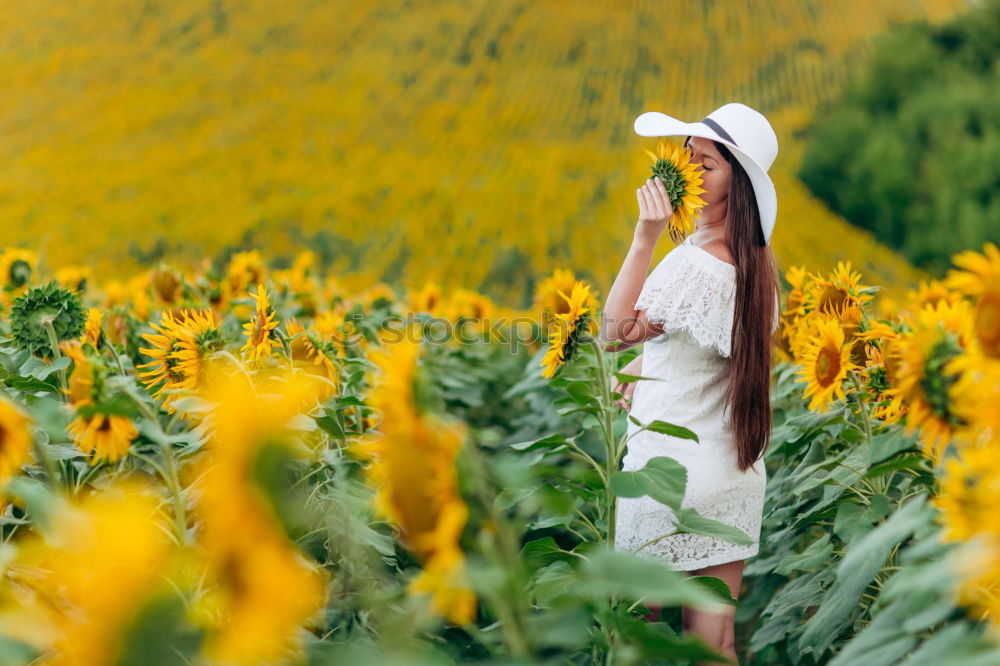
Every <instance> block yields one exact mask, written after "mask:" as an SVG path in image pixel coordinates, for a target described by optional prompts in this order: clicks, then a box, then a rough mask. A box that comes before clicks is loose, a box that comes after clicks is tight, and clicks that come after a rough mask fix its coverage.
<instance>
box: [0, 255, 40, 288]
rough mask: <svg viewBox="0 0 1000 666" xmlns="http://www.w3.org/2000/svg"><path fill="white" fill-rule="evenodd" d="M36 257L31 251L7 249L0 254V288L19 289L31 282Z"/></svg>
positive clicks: (36, 263)
mask: <svg viewBox="0 0 1000 666" xmlns="http://www.w3.org/2000/svg"><path fill="white" fill-rule="evenodd" d="M37 265H38V255H37V254H35V253H34V252H32V251H31V250H26V249H24V248H19V247H9V248H7V249H6V250H4V251H3V254H0V286H2V287H6V288H8V289H21V288H23V287H25V286H27V284H28V283H29V282H30V281H31V275H32V273H34V271H35V266H37Z"/></svg>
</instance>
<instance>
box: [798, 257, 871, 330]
mask: <svg viewBox="0 0 1000 666" xmlns="http://www.w3.org/2000/svg"><path fill="white" fill-rule="evenodd" d="M810 278H811V279H810V281H809V283H808V284H807V285H806V287H805V301H804V304H803V305H804V307H805V310H806V312H820V313H823V314H830V315H834V316H835V317H838V318H840V317H842V316H843V310H844V308H846V307H849V306H852V305H856V306H858V307H862V306H864V305H865V304H866V303H868V302H869V301H871V300H872V298H874V296H873V295H872V293H871V291H872V289H873V288H872V287H868V286H865V285H863V284H862V283H861V273H858V272H857V271H853V270H851V262H849V261H847V262H844V261H838V262H837V267H836V268H835V269H834V270H833V272H832V273H830V274H829V275H827V277H825V278H824V277H822V276H820V275H811V276H810Z"/></svg>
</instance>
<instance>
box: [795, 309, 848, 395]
mask: <svg viewBox="0 0 1000 666" xmlns="http://www.w3.org/2000/svg"><path fill="white" fill-rule="evenodd" d="M814 326H815V330H816V334H815V335H814V336H812V337H811V338H809V343H808V345H807V346H806V347H805V349H804V350H803V352H802V368H801V369H800V370H799V371H798V373H797V374H798V375H799V379H797V380H796V381H799V382H807V384H806V389H805V392H804V396H803V397H805V398H809V397H810V396H811V397H812V399H811V400H810V402H809V409H811V410H814V411H817V410H818V411H822V412H825V411H826V410H827V408H828V406H829V403H830V402H831V401H832V400H833V399H834V397H839V398H840V399H841V400H843V399H845V395H844V379H845V378H846V377H847V373H848V372H851V371H852V370H857V369H858V367H857V366H856V365H855V364H854V363H853V362H852V361H851V347H850V346H849V345H845V344H844V330H843V329H842V328H841V327H840V324H839V323H838V322H837V320H836V319H832V318H821V319H816V320H815V323H814Z"/></svg>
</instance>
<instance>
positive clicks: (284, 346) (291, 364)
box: [272, 326, 295, 369]
mask: <svg viewBox="0 0 1000 666" xmlns="http://www.w3.org/2000/svg"><path fill="white" fill-rule="evenodd" d="M272 332H273V333H274V336H275V337H276V338H278V340H280V341H281V348H282V349H284V350H285V357H286V358H287V359H288V367H290V368H293V369H294V368H295V362H294V361H293V360H292V345H291V344H289V342H288V336H286V335H285V334H284V333H283V332H282V331H281V329H280V328H278V327H277V326H275V327H274V330H273V331H272Z"/></svg>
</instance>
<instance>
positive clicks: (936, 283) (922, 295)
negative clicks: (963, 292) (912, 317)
mask: <svg viewBox="0 0 1000 666" xmlns="http://www.w3.org/2000/svg"><path fill="white" fill-rule="evenodd" d="M958 298H961V296H960V295H959V294H957V293H955V292H954V291H952V290H951V289H950V288H949V287H948V286H947V285H946V284H945V283H944V282H942V281H941V280H921V281H920V282H919V283H918V284H917V288H916V289H909V290H907V292H906V302H907V303H908V304H909V307H910V309H911V312H914V313H915V312H920V311H921V310H923V309H924V307H926V306H928V305H934V304H935V303H937V302H938V301H942V300H943V301H948V302H949V303H953V302H954V301H955V300H956V299H958Z"/></svg>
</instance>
